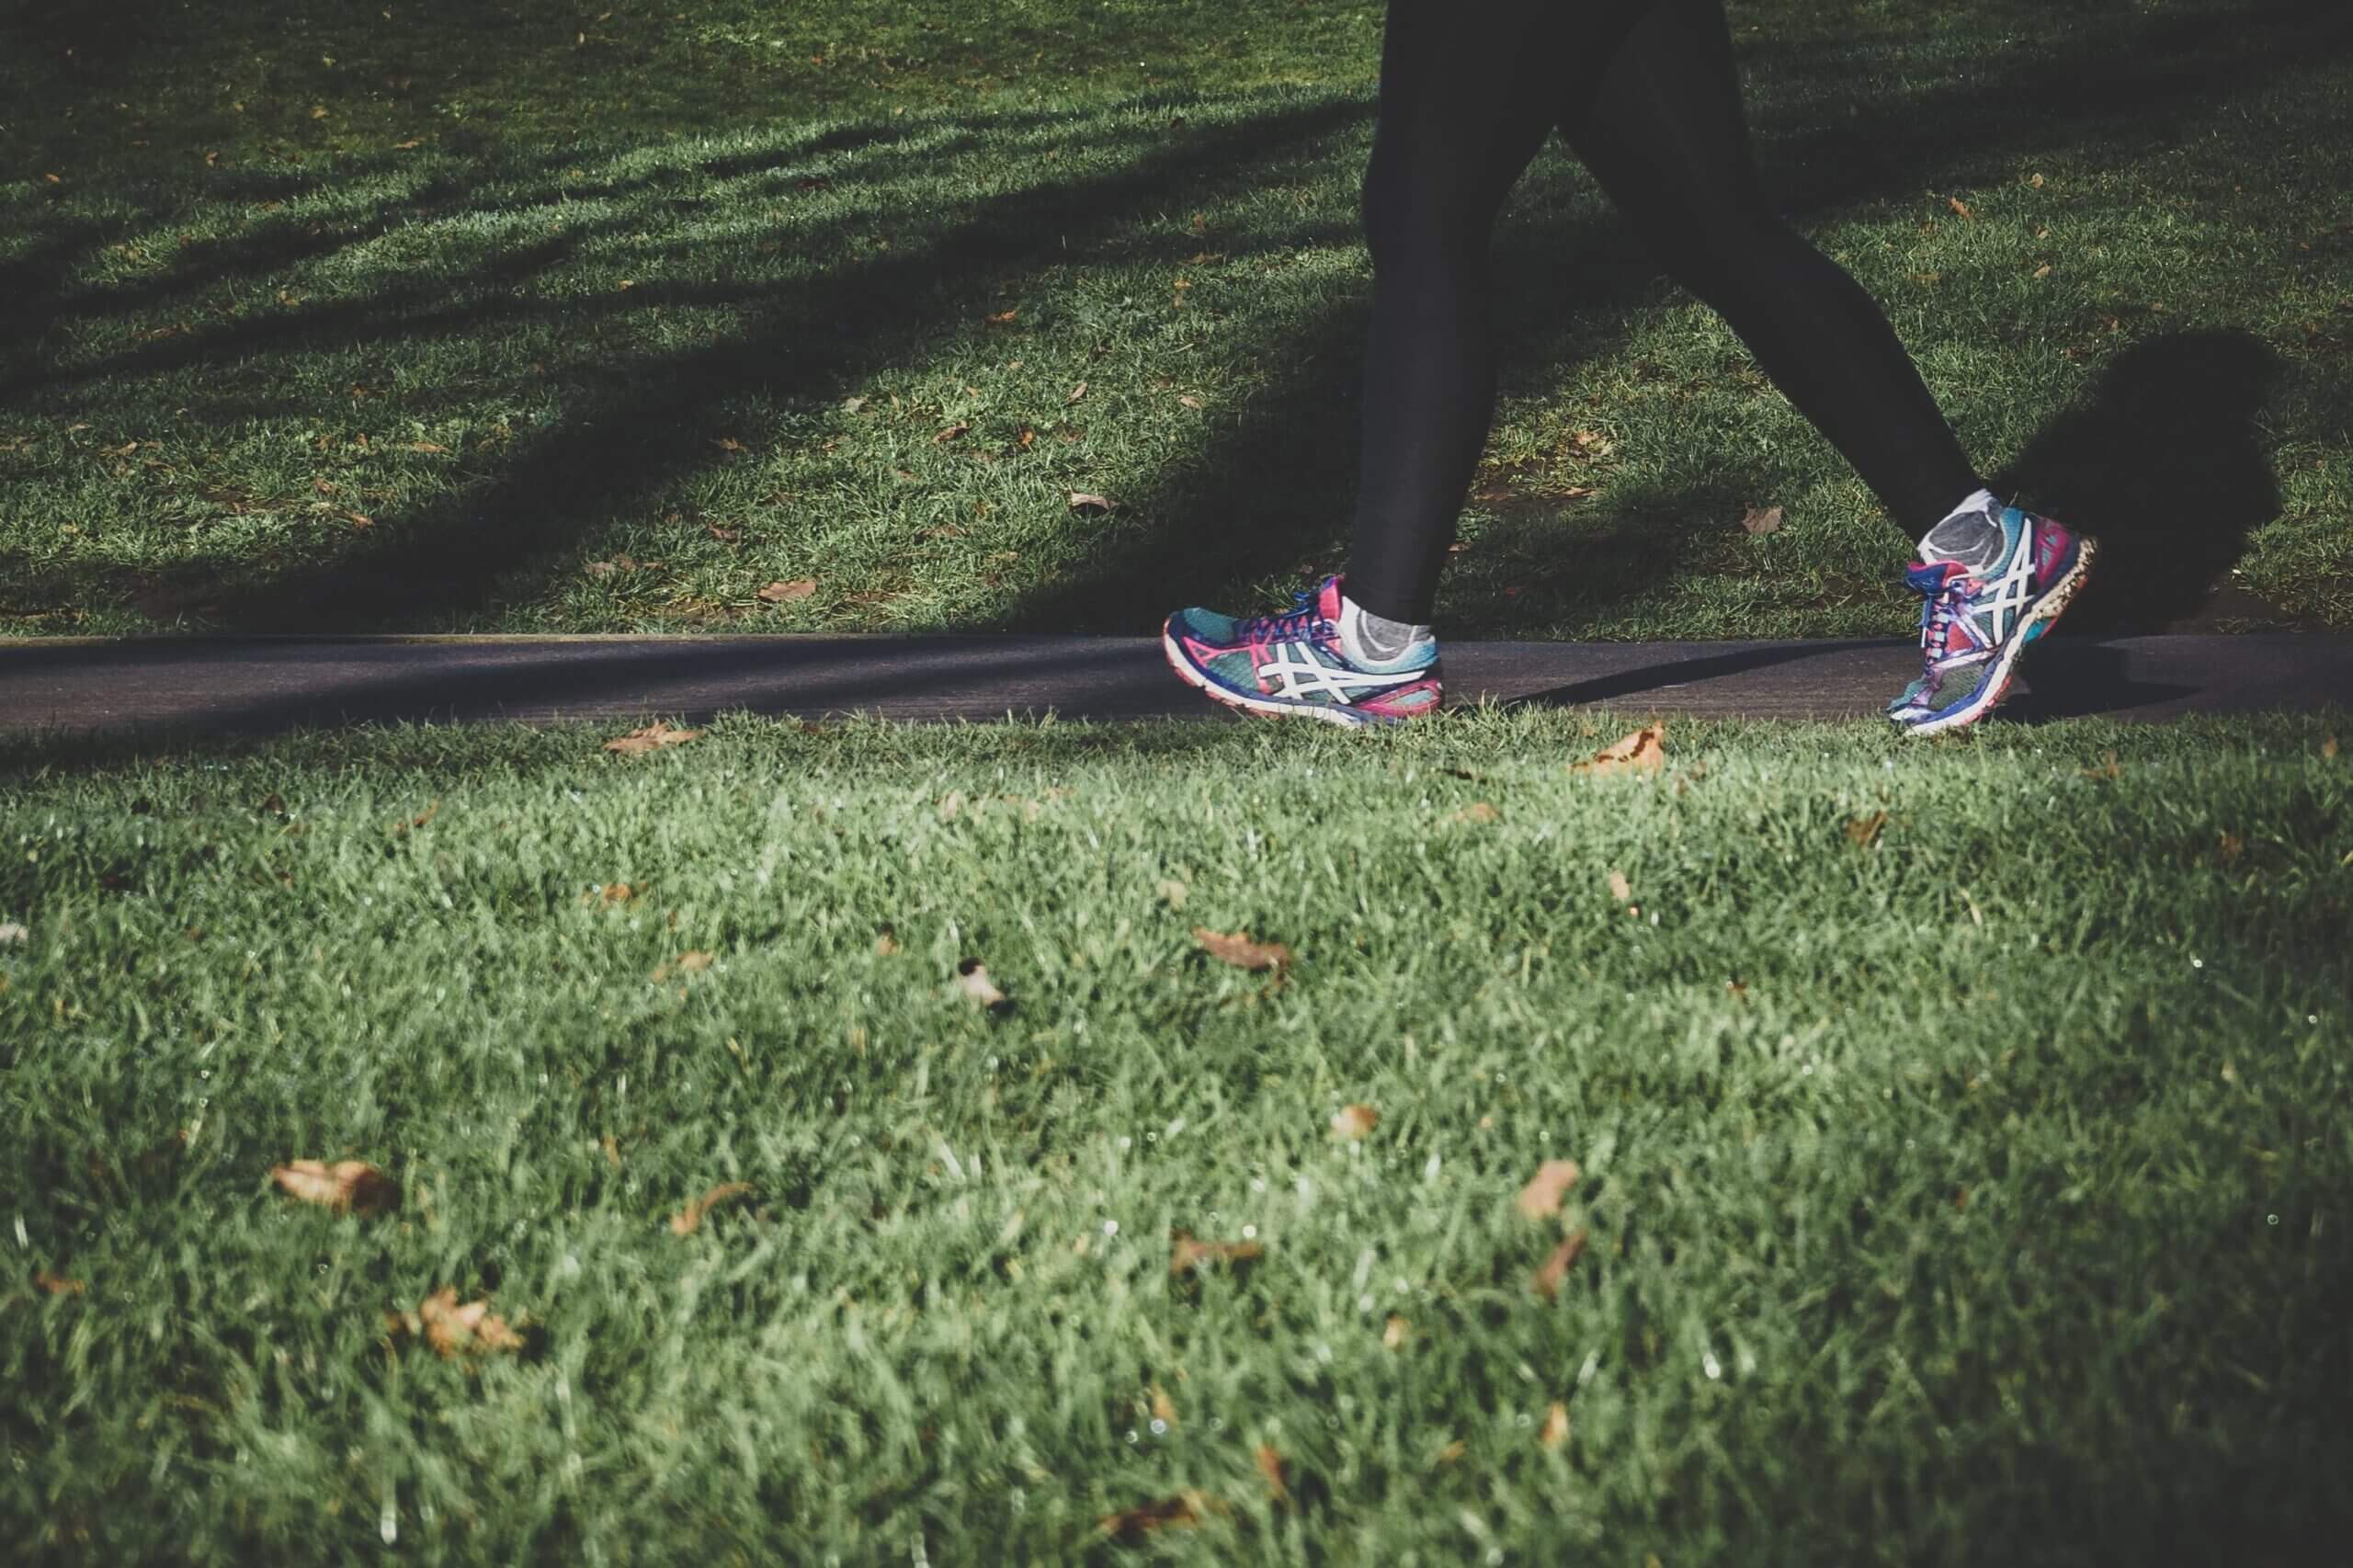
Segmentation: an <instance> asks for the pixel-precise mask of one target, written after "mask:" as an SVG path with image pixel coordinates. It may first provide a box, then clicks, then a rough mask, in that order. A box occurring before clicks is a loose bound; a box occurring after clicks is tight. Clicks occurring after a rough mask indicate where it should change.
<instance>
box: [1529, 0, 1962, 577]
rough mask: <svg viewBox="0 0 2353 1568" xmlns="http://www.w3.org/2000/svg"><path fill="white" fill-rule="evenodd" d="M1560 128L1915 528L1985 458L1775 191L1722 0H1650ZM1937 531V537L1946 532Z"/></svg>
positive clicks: (1690, 284) (1659, 250) (1618, 200)
mask: <svg viewBox="0 0 2353 1568" xmlns="http://www.w3.org/2000/svg"><path fill="white" fill-rule="evenodd" d="M1560 125H1561V131H1562V133H1563V135H1564V136H1565V137H1566V138H1567V139H1568V141H1569V143H1570V145H1571V146H1573V147H1574V149H1575V150H1576V153H1577V155H1578V156H1579V157H1580V158H1582V159H1583V160H1584V162H1585V165H1586V168H1588V169H1590V170H1591V171H1592V173H1593V176H1594V177H1595V178H1596V179H1597V180H1598V181H1599V182H1600V184H1601V187H1602V188H1603V189H1604V190H1605V191H1607V192H1608V196H1609V198H1610V199H1611V201H1612V202H1614V203H1615V204H1616V205H1617V207H1618V209H1619V210H1620V212H1622V213H1624V214H1625V216H1626V218H1627V220H1628V222H1631V224H1632V225H1633V226H1634V228H1635V229H1636V231H1637V232H1639V233H1641V234H1642V236H1643V239H1644V240H1645V241H1646V242H1647V243H1648V244H1649V245H1650V246H1651V248H1652V249H1653V251H1654V253H1655V254H1656V256H1657V257H1658V259H1659V261H1660V263H1661V264H1662V265H1663V266H1664V267H1665V268H1666V269H1667V271H1668V273H1669V274H1670V275H1671V276H1673V277H1674V278H1676V279H1677V281H1678V282H1680V283H1682V284H1683V285H1684V286H1685V287H1687V288H1688V289H1689V290H1691V291H1692V292H1693V293H1694V294H1697V295H1698V296H1699V298H1700V299H1701V300H1703V301H1706V302H1707V303H1708V304H1709V305H1711V306H1712V307H1713V308H1714V309H1715V310H1716V311H1717V312H1718V313H1720V314H1721V315H1722V317H1723V318H1724V320H1725V321H1726V322H1727V323H1729V324H1731V326H1732V328H1733V331H1734V332H1736V333H1738V334H1739V335H1740V337H1741V340H1742V341H1743V342H1745V344H1747V345H1748V347H1749V350H1750V351H1751V352H1752V353H1754V354H1755V355H1756V359H1757V362H1758V363H1759V364H1760V365H1762V366H1763V367H1764V369H1765V372H1766V374H1767V375H1768V376H1770V377H1771V378H1772V379H1773V381H1774V384H1775V385H1777V386H1779V388H1780V389H1781V391H1782V392H1783V393H1784V394H1785V395H1786V396H1787V397H1788V398H1789V400H1790V402H1791V403H1794V404H1796V405H1797V407H1798V410H1799V411H1800V412H1801V413H1802V414H1803V415H1805V416H1806V417H1807V418H1808V419H1809V420H1811V421H1813V425H1814V426H1815V427H1816V428H1817V429H1819V430H1820V431H1821V432H1822V433H1823V435H1824V436H1825V437H1828V438H1829V440H1830V442H1831V444H1832V445H1833V446H1835V447H1836V448H1837V449H1838V450H1839V451H1840V452H1841V453H1842V454H1843V455H1844V456H1845V457H1846V459H1847V461H1848V462H1849V463H1851V464H1853V465H1854V468H1855V471H1856V472H1858V473H1859V474H1860V475H1861V476H1862V478H1863V481H1864V483H1867V484H1869V485H1870V487H1871V489H1872V490H1874V491H1876V492H1877V493H1878V494H1879V497H1880V500H1881V502H1882V503H1884V504H1885V506H1887V509H1888V511H1889V512H1890V513H1892V514H1893V516H1894V518H1895V521H1896V523H1897V524H1898V525H1899V526H1901V527H1902V528H1904V530H1905V532H1906V534H1907V535H1908V536H1909V537H1911V538H1914V539H1917V538H1919V537H1920V536H1921V535H1923V534H1925V533H1927V531H1928V530H1929V529H1930V528H1934V527H1935V526H1936V525H1937V524H1938V522H1940V521H1942V520H1943V519H1944V518H1945V517H1947V516H1948V514H1949V513H1951V512H1952V511H1953V509H1954V508H1955V507H1956V506H1960V505H1961V502H1962V501H1963V500H1964V499H1967V498H1969V497H1971V496H1972V494H1973V493H1975V492H1976V491H1977V490H1978V489H1979V488H1980V483H1981V482H1980V481H1979V479H1978V476H1977V472H1976V470H1975V469H1974V468H1973V467H1972V465H1971V463H1970V461H1969V459H1968V458H1967V457H1966V456H1965V455H1964V454H1963V453H1962V451H1961V444H1960V442H1959V441H1958V440H1956V439H1955V438H1954V437H1953V433H1952V428H1951V426H1949V425H1948V424H1946V422H1945V418H1944V415H1942V414H1941V413H1939V412H1938V408H1937V404H1936V401H1935V399H1933V398H1932V397H1930V396H1929V394H1928V389H1927V387H1926V386H1924V385H1923V384H1922V383H1921V381H1920V375H1919V372H1918V371H1917V370H1916V369H1914V367H1913V364H1912V360H1911V358H1910V357H1909V356H1908V355H1906V354H1905V353H1904V346H1903V344H1901V343H1900V342H1898V341H1897V339H1896V336H1895V332H1894V329H1893V328H1892V327H1890V326H1889V325H1888V323H1887V318H1886V317H1885V316H1884V315H1882V314H1881V312H1880V310H1879V307H1878V306H1877V305H1875V304H1873V303H1872V302H1871V299H1870V295H1868V294H1866V293H1864V292H1863V290H1862V288H1861V286H1860V285H1859V284H1858V283H1856V281H1855V280H1854V279H1853V278H1850V277H1848V276H1847V273H1846V272H1845V270H1844V269H1842V268H1841V267H1839V266H1838V265H1837V264H1836V263H1835V262H1833V261H1831V260H1830V259H1829V258H1828V257H1827V256H1824V255H1823V254H1822V253H1821V252H1820V251H1817V250H1815V249H1814V248H1813V245H1812V244H1808V243H1807V242H1806V240H1805V239H1804V238H1803V237H1802V235H1800V234H1799V233H1797V232H1796V231H1794V230H1793V229H1791V228H1790V226H1789V225H1788V224H1787V223H1785V222H1782V221H1781V219H1780V217H1779V215H1778V214H1777V213H1775V212H1774V211H1773V210H1772V209H1771V208H1770V207H1769V206H1768V204H1767V202H1766V200H1765V198H1764V196H1763V194H1762V192H1761V191H1760V190H1759V188H1758V186H1757V180H1756V165H1755V164H1754V162H1753V160H1752V159H1751V156H1750V153H1749V146H1748V131H1747V127H1746V125H1745V121H1744V119H1743V116H1742V111H1741V103H1740V86H1739V81H1738V78H1737V76H1736V75H1735V74H1734V72H1733V58H1732V40H1731V36H1730V32H1729V30H1728V28H1726V26H1725V23H1724V14H1723V5H1722V0H1655V3H1654V5H1653V6H1651V7H1650V9H1649V10H1648V12H1647V13H1646V14H1645V15H1644V16H1643V17H1642V18H1641V19H1640V20H1639V21H1638V22H1637V23H1636V24H1635V25H1634V27H1633V28H1632V30H1631V32H1629V33H1628V34H1627V36H1626V39H1625V41H1624V42H1623V43H1622V44H1621V45H1620V47H1619V49H1618V51H1617V52H1616V53H1615V54H1614V55H1613V56H1612V57H1611V59H1610V61H1609V62H1608V69H1607V70H1606V71H1604V72H1603V74H1602V75H1601V78H1600V81H1599V84H1598V87H1597V90H1596V91H1595V92H1594V93H1592V94H1591V95H1590V96H1589V97H1588V96H1572V97H1569V98H1567V99H1565V100H1564V101H1563V108H1562V111H1561V119H1560ZM1940 542H1941V540H1940Z"/></svg>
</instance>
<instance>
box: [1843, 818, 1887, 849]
mask: <svg viewBox="0 0 2353 1568" xmlns="http://www.w3.org/2000/svg"><path fill="white" fill-rule="evenodd" d="M1886 825H1887V813H1886V812H1872V813H1871V814H1870V815H1869V816H1867V817H1857V818H1855V819H1854V820H1853V821H1851V822H1849V823H1848V824H1847V843H1849V844H1853V845H1857V846H1860V847H1862V848H1865V849H1868V848H1870V846H1872V845H1874V844H1876V843H1878V842H1879V832H1880V829H1881V828H1883V827H1885V826H1886Z"/></svg>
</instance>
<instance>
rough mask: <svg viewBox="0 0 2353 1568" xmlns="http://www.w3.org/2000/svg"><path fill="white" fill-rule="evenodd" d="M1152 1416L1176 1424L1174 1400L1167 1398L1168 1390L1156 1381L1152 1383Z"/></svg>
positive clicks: (1171, 1424) (1155, 1419)
mask: <svg viewBox="0 0 2353 1568" xmlns="http://www.w3.org/2000/svg"><path fill="white" fill-rule="evenodd" d="M1152 1418H1153V1419H1154V1421H1165V1422H1167V1423H1168V1424H1169V1425H1170V1426H1176V1401H1175V1400H1173V1399H1171V1398H1169V1397H1168V1391H1167V1390H1166V1389H1165V1388H1162V1387H1161V1386H1160V1385H1159V1384H1158V1383H1154V1384H1153V1385H1152Z"/></svg>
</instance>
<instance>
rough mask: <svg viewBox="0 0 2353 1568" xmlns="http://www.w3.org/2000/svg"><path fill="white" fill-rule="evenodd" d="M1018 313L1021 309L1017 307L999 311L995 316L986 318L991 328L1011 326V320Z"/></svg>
mask: <svg viewBox="0 0 2353 1568" xmlns="http://www.w3.org/2000/svg"><path fill="white" fill-rule="evenodd" d="M1020 313H1021V309H1020V307H1019V306H1015V307H1014V308H1013V309H1012V310H1009V311H999V312H997V313H996V314H995V315H993V316H990V317H989V318H988V322H989V324H990V325H992V326H1011V325H1012V324H1013V318H1014V317H1016V316H1017V315H1019V314H1020Z"/></svg>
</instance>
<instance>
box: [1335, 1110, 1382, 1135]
mask: <svg viewBox="0 0 2353 1568" xmlns="http://www.w3.org/2000/svg"><path fill="white" fill-rule="evenodd" d="M1380 1125H1381V1113H1380V1112H1379V1111H1377V1110H1375V1109H1373V1108H1371V1107H1370V1106H1369V1105H1344V1106H1342V1107H1341V1108H1339V1109H1338V1110H1336V1111H1334V1112H1333V1113H1332V1133H1333V1136H1335V1137H1336V1138H1340V1139H1343V1140H1345V1141H1346V1142H1351V1143H1353V1142H1358V1140H1359V1139H1362V1138H1365V1137H1368V1136H1370V1133H1371V1131H1372V1130H1373V1129H1374V1128H1376V1127H1378V1126H1380Z"/></svg>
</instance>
